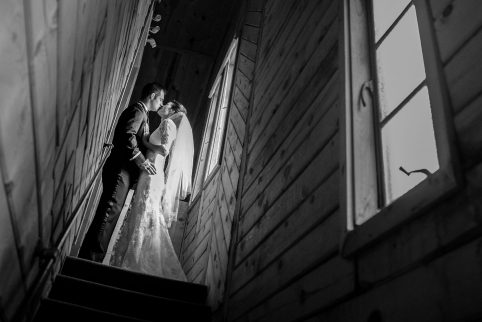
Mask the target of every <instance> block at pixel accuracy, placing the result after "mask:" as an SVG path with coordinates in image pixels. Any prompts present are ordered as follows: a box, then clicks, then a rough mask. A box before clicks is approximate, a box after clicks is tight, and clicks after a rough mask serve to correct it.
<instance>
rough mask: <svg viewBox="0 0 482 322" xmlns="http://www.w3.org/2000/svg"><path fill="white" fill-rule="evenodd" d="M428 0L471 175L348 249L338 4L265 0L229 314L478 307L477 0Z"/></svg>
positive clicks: (416, 313)
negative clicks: (362, 245) (370, 241)
mask: <svg viewBox="0 0 482 322" xmlns="http://www.w3.org/2000/svg"><path fill="white" fill-rule="evenodd" d="M428 2H429V3H430V5H431V10H432V16H433V27H434V30H435V34H436V38H437V42H438V46H439V50H440V56H441V63H442V65H443V70H444V76H445V79H444V80H445V81H446V83H447V86H448V92H449V94H450V100H451V103H452V110H453V122H454V125H455V130H456V144H457V147H458V150H459V152H460V159H461V163H462V169H463V175H464V179H465V182H464V184H463V185H462V187H461V189H460V190H459V191H457V192H456V193H454V194H452V195H451V196H450V197H449V198H446V199H445V200H443V201H442V202H440V203H438V204H436V205H434V206H433V207H432V208H431V209H428V210H427V211H426V213H424V214H423V215H421V216H420V217H418V218H417V219H416V220H413V221H411V222H409V223H405V224H404V225H402V226H401V227H399V229H397V230H396V231H395V232H393V233H392V234H391V235H390V236H388V237H387V238H385V239H383V240H382V241H380V242H379V243H377V244H376V245H373V246H371V247H370V248H368V249H366V250H364V251H363V252H361V253H358V254H356V256H354V257H352V258H349V259H347V258H344V257H342V256H341V255H340V253H339V246H340V240H341V236H342V229H343V227H342V225H341V223H342V222H343V218H342V216H343V215H344V214H342V213H340V210H339V206H340V204H339V203H340V201H339V200H340V197H339V188H340V175H339V173H340V169H339V156H340V148H339V146H340V135H339V133H338V120H339V115H340V113H341V111H342V107H341V106H339V102H340V100H339V95H340V88H341V83H340V82H341V79H340V77H341V75H340V73H339V71H338V67H339V54H340V53H339V52H338V41H339V36H340V33H339V28H340V25H339V23H340V19H341V15H340V12H339V4H338V3H337V2H334V1H329V0H307V1H295V0H289V1H275V0H268V2H267V4H266V7H265V12H264V23H263V30H262V36H261V43H260V44H259V51H260V53H259V55H258V60H257V61H256V69H255V74H254V86H253V91H254V94H253V104H252V107H251V109H252V113H251V114H250V116H249V117H248V125H247V127H248V128H249V134H248V137H249V141H248V142H249V144H247V145H244V148H247V149H248V151H247V152H248V158H247V171H246V175H245V176H244V177H243V178H242V180H244V189H243V191H242V192H241V194H242V197H241V198H242V199H241V211H240V219H239V231H238V235H239V238H238V240H237V243H236V245H235V247H236V250H235V254H236V256H235V259H234V263H233V265H234V271H233V275H232V278H231V280H230V284H231V285H232V286H231V288H230V290H229V297H228V307H229V310H228V312H227V316H226V318H227V320H228V321H330V322H333V321H340V322H341V321H400V322H402V321H478V320H480V319H482V308H481V306H480V303H481V302H482V287H481V286H482V278H481V274H480V271H481V269H482V264H481V263H482V253H481V251H480V249H481V247H482V238H481V237H480V236H481V232H482V225H481V222H482V220H481V219H482V199H481V197H480V196H481V195H482V128H481V127H480V124H481V122H482V108H481V105H482V63H481V62H480V57H481V56H482V16H481V15H480V14H479V13H480V12H481V10H482V3H481V2H480V1H476V0H470V1H463V0H455V1H452V0H443V1H439V0H429V1H428ZM435 108H436V107H435Z"/></svg>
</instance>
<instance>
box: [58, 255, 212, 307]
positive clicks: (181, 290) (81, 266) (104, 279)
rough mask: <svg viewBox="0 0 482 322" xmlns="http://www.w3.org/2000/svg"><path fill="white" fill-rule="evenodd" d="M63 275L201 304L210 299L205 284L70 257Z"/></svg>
mask: <svg viewBox="0 0 482 322" xmlns="http://www.w3.org/2000/svg"><path fill="white" fill-rule="evenodd" d="M61 274H63V275H65V276H72V277H75V278H80V279H82V280H88V281H92V282H95V283H99V284H104V285H109V286H113V287H118V288H122V289H128V290H132V291H137V292H142V293H145V294H151V295H155V296H161V297H171V298H175V299H179V300H183V301H191V302H196V303H201V304H202V303H204V302H205V300H206V297H207V287H206V286H205V285H201V284H195V283H189V282H183V281H177V280H171V279H167V278H163V277H159V276H153V275H148V274H144V273H140V272H135V271H129V270H126V269H123V268H119V267H113V266H107V265H104V264H100V263H96V262H92V261H89V260H85V259H81V258H75V257H67V258H66V260H65V262H64V264H63V266H62V270H61Z"/></svg>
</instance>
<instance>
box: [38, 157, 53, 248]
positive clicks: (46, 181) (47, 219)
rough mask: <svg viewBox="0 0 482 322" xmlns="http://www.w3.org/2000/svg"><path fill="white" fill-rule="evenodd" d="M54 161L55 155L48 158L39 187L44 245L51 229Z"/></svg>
mask: <svg viewBox="0 0 482 322" xmlns="http://www.w3.org/2000/svg"><path fill="white" fill-rule="evenodd" d="M54 161H55V155H54V154H52V155H51V156H50V160H49V162H48V163H47V165H46V167H45V170H44V171H45V173H44V177H43V180H42V183H41V186H40V189H41V197H42V207H43V210H42V215H43V219H42V225H43V242H44V245H48V243H49V238H50V232H51V228H52V216H51V211H52V207H53V202H54V190H55V185H54Z"/></svg>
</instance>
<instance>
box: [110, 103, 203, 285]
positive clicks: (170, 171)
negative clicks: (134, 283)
mask: <svg viewBox="0 0 482 322" xmlns="http://www.w3.org/2000/svg"><path fill="white" fill-rule="evenodd" d="M186 113H187V112H186V109H185V108H184V106H183V105H182V104H180V103H179V102H177V101H172V102H169V103H167V104H166V105H164V106H163V107H162V108H161V109H160V110H159V114H160V115H161V116H162V117H163V121H162V122H161V124H160V125H159V127H158V128H157V129H156V130H155V131H154V132H153V133H152V134H151V135H150V136H149V135H148V134H146V135H145V138H144V145H145V146H146V147H147V148H148V149H149V150H148V152H147V155H146V156H147V158H149V160H150V161H151V162H152V163H154V164H155V166H156V169H157V173H156V174H155V175H149V174H147V173H146V172H142V173H141V175H140V177H139V181H138V183H137V187H136V190H135V193H134V196H133V198H132V202H131V206H130V209H129V210H128V213H127V215H126V219H125V221H124V223H123V225H122V228H121V229H120V232H119V234H118V236H117V241H116V242H115V244H114V246H113V249H112V255H111V257H110V260H109V261H110V262H109V264H110V265H113V266H118V267H122V268H126V269H129V270H135V271H139V272H143V273H146V274H152V275H157V276H161V277H165V278H170V279H177V280H182V281H186V280H187V279H186V276H185V274H184V272H183V270H182V267H181V264H180V263H179V260H178V258H177V256H176V253H175V251H174V247H173V246H172V242H171V238H170V236H169V232H168V230H167V229H168V228H169V227H170V226H171V223H172V222H173V221H175V220H177V210H178V207H179V199H185V198H186V197H187V195H188V194H190V192H191V172H192V161H193V152H194V148H193V138H192V129H191V125H190V124H189V121H188V119H187V116H186ZM168 154H170V156H169V162H168V165H167V169H166V178H165V173H164V171H163V170H164V162H165V159H166V156H167V155H168ZM113 238H116V237H113Z"/></svg>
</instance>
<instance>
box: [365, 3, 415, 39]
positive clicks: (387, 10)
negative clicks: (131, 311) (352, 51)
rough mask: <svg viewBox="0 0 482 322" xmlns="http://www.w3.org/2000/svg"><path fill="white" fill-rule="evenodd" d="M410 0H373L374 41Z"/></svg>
mask: <svg viewBox="0 0 482 322" xmlns="http://www.w3.org/2000/svg"><path fill="white" fill-rule="evenodd" d="M409 2H410V0H373V17H374V19H375V42H376V41H378V40H379V39H380V37H381V36H383V34H384V33H385V32H386V31H387V29H388V28H389V27H390V26H391V25H392V24H393V22H394V21H395V20H396V19H397V17H398V16H399V15H400V14H401V13H402V11H403V9H405V7H406V6H407V5H408V3H409Z"/></svg>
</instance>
